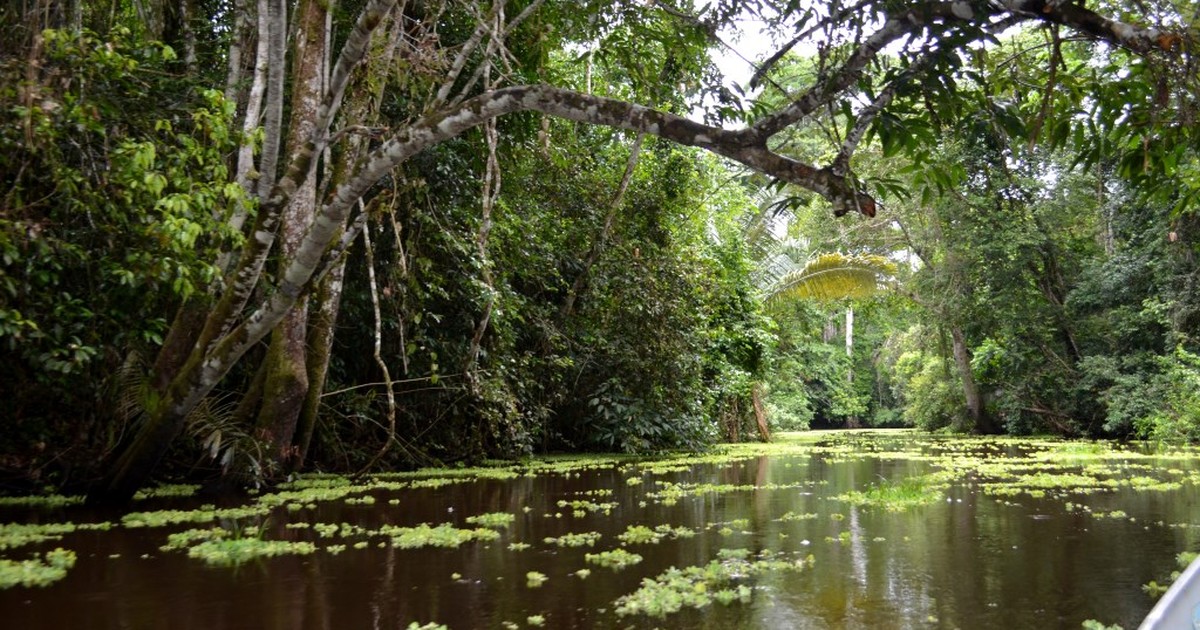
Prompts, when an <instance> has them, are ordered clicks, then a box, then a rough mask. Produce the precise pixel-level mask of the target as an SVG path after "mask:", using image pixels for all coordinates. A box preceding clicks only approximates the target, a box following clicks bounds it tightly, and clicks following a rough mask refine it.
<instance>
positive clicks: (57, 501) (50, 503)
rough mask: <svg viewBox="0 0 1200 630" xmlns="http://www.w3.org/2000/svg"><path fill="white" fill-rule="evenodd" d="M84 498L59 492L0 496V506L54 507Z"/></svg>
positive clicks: (79, 501) (80, 502)
mask: <svg viewBox="0 0 1200 630" xmlns="http://www.w3.org/2000/svg"><path fill="white" fill-rule="evenodd" d="M83 500H84V496H83V495H71V496H64V495H61V494H42V495H31V496H27V497H0V507H36V508H56V507H64V506H67V505H79V504H82V503H83Z"/></svg>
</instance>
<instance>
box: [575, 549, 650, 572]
mask: <svg viewBox="0 0 1200 630" xmlns="http://www.w3.org/2000/svg"><path fill="white" fill-rule="evenodd" d="M583 559H584V560H585V561H586V562H590V563H592V564H596V565H600V566H602V567H606V568H609V569H613V570H616V571H620V570H621V569H624V568H625V567H627V566H630V565H634V564H637V563H639V562H641V561H642V556H640V555H638V554H636V553H631V552H629V551H626V550H624V549H620V548H617V549H612V550H610V551H601V552H600V553H589V554H586V555H585V556H584V557H583Z"/></svg>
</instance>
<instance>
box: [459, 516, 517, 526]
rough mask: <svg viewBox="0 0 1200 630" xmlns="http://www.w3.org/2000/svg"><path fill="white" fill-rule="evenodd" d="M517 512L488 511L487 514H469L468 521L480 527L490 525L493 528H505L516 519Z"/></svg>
mask: <svg viewBox="0 0 1200 630" xmlns="http://www.w3.org/2000/svg"><path fill="white" fill-rule="evenodd" d="M516 518H517V516H516V515H515V514H509V513H508V512H488V513H487V514H479V515H477V516H468V517H467V522H468V523H470V524H472V525H479V526H480V527H490V528H492V529H505V528H507V527H508V526H509V525H512V522H513V521H514V520H516Z"/></svg>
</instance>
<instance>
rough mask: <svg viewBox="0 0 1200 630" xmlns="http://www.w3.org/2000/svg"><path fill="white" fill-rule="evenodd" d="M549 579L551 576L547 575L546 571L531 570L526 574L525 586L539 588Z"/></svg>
mask: <svg viewBox="0 0 1200 630" xmlns="http://www.w3.org/2000/svg"><path fill="white" fill-rule="evenodd" d="M549 579H550V578H548V577H546V574H545V573H538V572H537V571H530V572H528V573H526V574H525V586H528V587H529V588H539V587H540V586H541V585H543V584H545V583H546V580H549Z"/></svg>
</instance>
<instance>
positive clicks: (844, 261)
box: [758, 240, 896, 422]
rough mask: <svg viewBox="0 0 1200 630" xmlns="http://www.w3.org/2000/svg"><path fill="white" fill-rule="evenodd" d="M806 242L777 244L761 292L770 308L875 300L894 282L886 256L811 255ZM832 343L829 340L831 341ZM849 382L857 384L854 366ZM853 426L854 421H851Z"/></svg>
mask: <svg viewBox="0 0 1200 630" xmlns="http://www.w3.org/2000/svg"><path fill="white" fill-rule="evenodd" d="M805 245H806V243H805V242H804V241H797V240H789V241H780V242H778V243H777V247H776V248H775V251H774V252H773V253H772V254H771V255H770V256H768V257H767V259H766V262H765V264H764V265H763V267H762V271H761V275H760V278H759V280H760V281H759V285H758V286H759V288H760V290H762V292H763V296H764V300H765V301H766V302H767V303H768V304H772V303H776V304H778V303H781V302H790V301H794V300H816V301H821V302H833V301H836V300H854V299H862V298H867V297H871V296H872V295H875V294H876V293H878V292H879V291H881V290H884V289H886V288H887V287H888V286H889V285H890V284H892V282H893V281H894V277H895V273H896V265H895V263H893V262H892V261H890V260H888V259H887V258H885V257H883V256H878V255H873V254H843V253H840V252H825V253H809V252H808V251H807V248H806V247H805ZM845 330H846V356H847V357H850V356H853V354H854V306H853V304H848V305H847V306H846V326H845ZM827 340H828V339H827ZM847 379H848V380H849V381H850V382H853V381H854V371H853V365H852V366H851V368H850V371H849V372H848V373H847ZM850 420H851V422H853V421H854V418H851V419H850Z"/></svg>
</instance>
